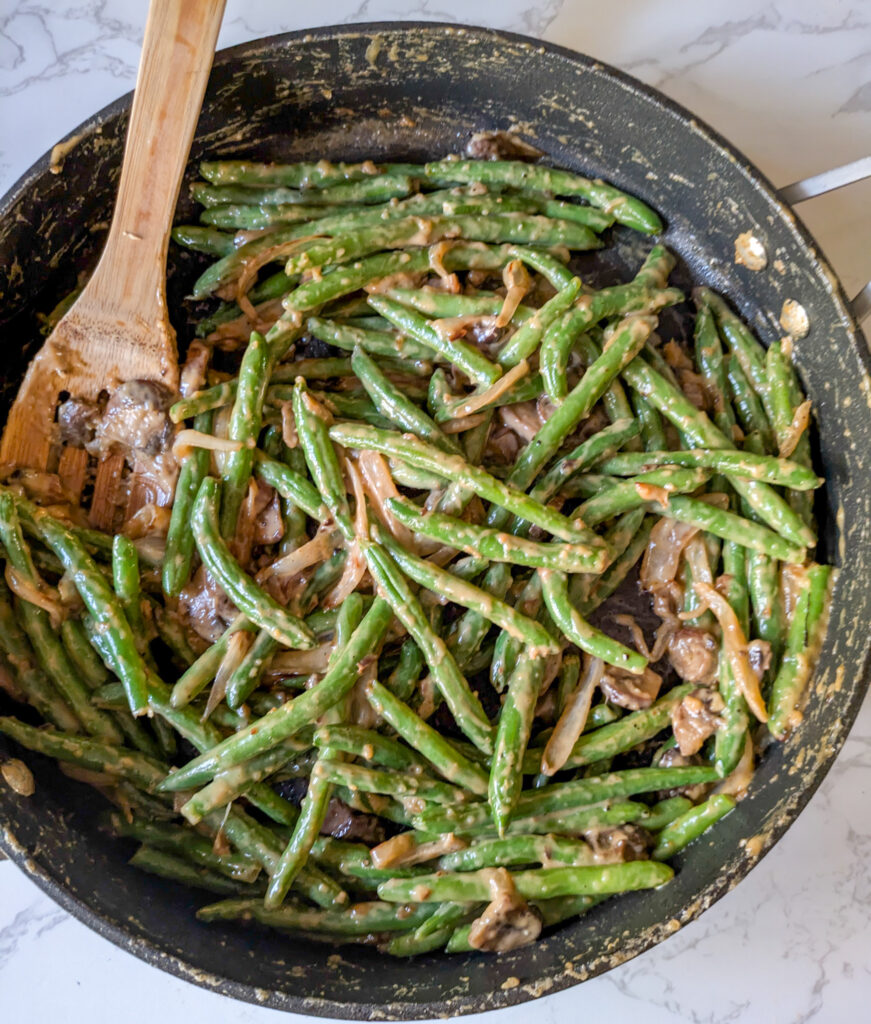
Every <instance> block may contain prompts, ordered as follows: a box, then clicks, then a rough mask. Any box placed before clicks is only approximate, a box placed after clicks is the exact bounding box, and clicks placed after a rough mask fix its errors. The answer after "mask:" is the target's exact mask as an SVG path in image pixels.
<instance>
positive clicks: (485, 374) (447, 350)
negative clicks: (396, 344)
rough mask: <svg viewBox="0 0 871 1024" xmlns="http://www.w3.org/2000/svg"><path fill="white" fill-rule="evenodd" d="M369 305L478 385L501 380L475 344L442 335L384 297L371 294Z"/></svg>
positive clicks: (415, 314)
mask: <svg viewBox="0 0 871 1024" xmlns="http://www.w3.org/2000/svg"><path fill="white" fill-rule="evenodd" d="M369 305H370V306H371V307H372V308H373V309H375V310H377V311H378V312H379V313H380V314H381V316H383V317H384V318H385V319H386V320H389V321H390V323H392V324H393V325H394V326H395V327H397V328H398V329H399V330H400V331H402V333H403V334H408V335H410V336H411V337H412V338H414V340H415V341H417V342H419V343H420V344H422V345H427V346H428V347H429V348H430V350H431V351H432V352H437V353H438V354H439V355H441V356H442V357H443V358H444V359H446V360H447V361H448V362H449V363H452V364H453V365H455V366H457V367H458V368H459V369H460V370H462V371H463V373H465V374H466V375H467V376H469V377H470V378H471V379H472V380H473V381H474V382H475V383H476V384H478V385H480V386H482V387H487V386H489V385H490V384H493V383H494V382H495V381H496V380H498V378H499V376H500V372H501V371H500V369H499V367H498V366H496V365H495V364H494V363H491V362H490V360H489V359H487V358H486V356H483V355H482V354H481V353H480V352H479V351H478V349H476V348H475V346H474V345H470V344H469V343H468V342H466V341H463V340H462V339H456V340H454V339H451V338H448V337H446V336H444V335H442V334H440V333H439V332H438V331H437V330H436V329H435V327H433V326H432V323H431V322H430V321H429V320H427V319H426V317H424V316H421V315H420V314H419V313H416V312H415V311H414V310H411V309H408V308H407V307H406V306H402V305H400V303H398V302H394V301H393V300H392V299H388V298H386V297H385V296H383V295H370V296H369Z"/></svg>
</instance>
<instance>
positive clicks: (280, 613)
mask: <svg viewBox="0 0 871 1024" xmlns="http://www.w3.org/2000/svg"><path fill="white" fill-rule="evenodd" d="M218 494H219V484H218V481H217V480H215V479H214V478H212V477H206V479H205V480H204V481H203V482H202V484H201V486H200V490H199V493H198V494H197V497H196V500H195V501H194V506H193V510H192V515H191V527H192V529H193V532H194V537H195V539H196V544H197V550H198V551H199V553H200V558H202V560H203V563H204V564H205V566H206V568H207V569H208V570H209V572H210V573H211V574H212V575H213V576H214V578H215V580H216V581H217V582H218V583H219V584H220V586H221V587H222V588H223V590H224V591H225V592H226V593H227V595H228V596H229V597H230V599H231V600H232V601H233V603H234V604H235V605H236V607H237V608H238V609H239V610H240V611H241V612H242V613H243V614H244V615H245V616H246V617H247V618H248V619H249V620H250V621H251V622H253V623H254V624H255V625H256V626H259V628H260V629H263V630H266V632H267V633H269V635H270V636H271V637H273V639H275V640H277V641H278V642H279V643H283V644H284V645H285V646H287V647H293V648H303V649H305V648H308V647H313V646H314V642H315V641H314V634H313V633H312V631H311V630H310V629H309V628H308V626H306V625H305V623H304V622H302V621H301V620H300V619H298V618H297V617H296V616H295V615H291V614H290V612H288V611H287V609H286V608H283V607H282V606H281V605H280V604H278V602H277V601H276V600H275V599H274V598H272V597H270V596H269V594H267V593H266V591H265V590H263V589H262V588H261V587H259V586H258V585H257V584H256V583H255V582H254V581H253V580H252V579H251V578H250V577H249V576H247V575H246V574H245V573H244V572H243V571H242V569H241V568H240V567H239V564H238V562H236V560H235V559H234V558H233V556H232V554H231V553H230V550H229V548H228V547H227V545H226V544H225V542H224V541H223V539H222V538H221V535H220V531H219V528H218V514H217V505H218Z"/></svg>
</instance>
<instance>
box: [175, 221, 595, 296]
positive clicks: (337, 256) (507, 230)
mask: <svg viewBox="0 0 871 1024" xmlns="http://www.w3.org/2000/svg"><path fill="white" fill-rule="evenodd" d="M299 230H301V231H302V230H305V229H299ZM333 235H334V237H332V238H327V239H324V240H323V241H317V240H315V241H314V242H312V243H311V244H309V243H302V240H301V244H300V246H299V248H298V249H297V251H296V252H295V253H293V254H291V255H290V256H289V257H288V260H287V263H286V264H285V268H284V269H285V273H287V274H298V273H301V272H303V271H306V270H310V269H312V268H317V267H324V266H330V265H333V264H337V263H347V262H349V261H351V260H355V259H359V258H360V257H363V256H368V255H370V254H371V253H375V252H378V251H380V250H382V249H400V248H406V247H409V246H423V245H431V244H432V243H434V242H439V241H441V240H442V239H444V238H452V237H453V238H455V237H457V236H460V237H462V238H464V239H465V240H466V241H471V242H489V243H490V244H498V243H500V242H526V243H533V244H537V245H567V246H569V247H570V248H572V249H581V250H583V249H598V248H600V247H601V242H600V241H599V239H598V238H597V237H596V235H595V234H594V233H593V232H592V231H590V229H589V228H587V227H585V226H584V225H583V224H577V223H572V222H571V221H559V220H550V219H549V218H547V217H540V216H536V215H534V214H533V215H526V214H522V213H488V214H487V215H486V216H484V215H465V214H459V215H457V216H453V217H430V218H427V219H426V221H423V222H422V221H421V219H420V218H418V217H403V218H398V219H396V220H389V221H385V222H384V223H381V224H362V225H360V226H358V227H354V226H353V225H352V226H351V227H349V228H348V229H347V230H346V231H344V233H342V229H341V228H340V227H339V225H338V223H337V224H336V226H335V228H334V229H333ZM289 237H290V236H289V235H288V234H286V233H282V235H281V238H282V241H283V240H284V239H285V238H289ZM249 245H250V243H249ZM201 280H202V279H201ZM198 286H199V282H198V283H197V285H195V286H194V296H195V297H201V296H200V295H199V290H200V289H199V287H198Z"/></svg>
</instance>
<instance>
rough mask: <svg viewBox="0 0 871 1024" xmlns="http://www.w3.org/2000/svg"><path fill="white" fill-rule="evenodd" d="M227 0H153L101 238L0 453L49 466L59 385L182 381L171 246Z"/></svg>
mask: <svg viewBox="0 0 871 1024" xmlns="http://www.w3.org/2000/svg"><path fill="white" fill-rule="evenodd" d="M224 3H225V0H152V2H151V7H150V9H149V12H148V22H147V24H146V27H145V39H144V41H143V46H142V57H141V60H140V63H139V74H138V77H137V80H136V93H135V95H134V98H133V109H132V111H131V114H130V125H129V127H128V130H127V141H126V145H125V149H124V165H123V167H122V170H121V182H120V186H119V189H118V200H117V203H116V206H115V213H114V216H113V218H112V225H111V227H110V229H109V236H108V238H107V240H106V247H105V249H104V250H103V254H102V256H101V257H100V262H99V264H98V265H97V268H96V270H95V271H94V273H93V275H92V277H91V279H90V280H89V281H88V284H87V286H86V287H85V289H84V291H83V292H82V294H81V295H80V296H79V298H78V300H77V301H76V303H75V305H74V306H73V307H72V308H71V309H70V310H69V312H68V313H67V314H66V315H65V316H64V317H63V319H62V320H60V322H59V323H58V324H57V326H56V327H55V329H54V330H53V331H52V333H51V335H50V336H49V338H48V339H47V340H46V342H45V344H44V345H43V347H42V349H41V350H40V351H39V353H38V354H37V356H36V358H35V359H34V360H33V362H32V363H31V364H30V366H29V367H28V370H27V374H26V376H25V378H24V383H23V384H22V386H21V389H20V391H19V392H18V396H17V398H16V399H15V404H14V405H13V406H12V410H11V412H10V414H9V419H8V420H7V423H6V428H5V430H4V432H3V439H2V442H0V463H4V464H6V465H13V466H26V467H30V468H32V469H39V470H44V469H47V468H50V467H49V461H50V459H52V458H53V456H55V455H56V454H57V447H56V445H53V440H54V433H55V428H54V420H55V409H56V406H57V402H58V396H59V394H60V393H61V392H62V391H63V392H68V393H69V394H70V395H71V396H73V397H75V398H83V399H90V400H93V399H96V398H97V396H98V395H99V394H100V393H101V392H102V391H108V392H109V393H111V391H112V389H113V388H115V387H117V386H118V384H120V383H121V382H123V381H130V380H155V381H160V382H162V383H163V384H165V385H166V386H167V387H169V388H170V389H172V390H175V389H176V387H177V385H178V356H177V352H176V345H175V332H174V331H173V329H172V326H171V324H170V322H169V316H168V313H167V308H166V289H165V277H166V252H167V245H168V242H169V231H170V227H171V224H172V216H173V212H174V210H175V204H176V200H177V199H178V191H179V186H180V184H181V179H182V174H183V172H184V168H185V164H186V162H187V158H188V153H189V152H190V146H191V141H192V140H193V135H194V129H195V128H196V124H197V119H198V117H199V113H200V107H201V105H202V101H203V94H204V93H205V90H206V82H207V81H208V77H209V71H210V69H211V66H212V57H213V55H214V52H215V42H216V40H217V37H218V29H219V28H220V24H221V17H222V15H223V12H224ZM53 447H54V452H53ZM81 454H82V455H84V454H85V453H84V452H82V453H81ZM51 468H54V467H53V466H52V467H51Z"/></svg>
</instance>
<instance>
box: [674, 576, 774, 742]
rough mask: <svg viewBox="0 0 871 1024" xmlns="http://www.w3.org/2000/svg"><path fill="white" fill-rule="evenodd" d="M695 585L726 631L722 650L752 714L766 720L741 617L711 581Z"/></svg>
mask: <svg viewBox="0 0 871 1024" xmlns="http://www.w3.org/2000/svg"><path fill="white" fill-rule="evenodd" d="M693 586H694V587H695V591H696V593H697V594H698V596H699V599H700V600H701V601H702V604H703V605H704V608H706V609H710V610H711V611H712V612H713V613H714V615H715V616H716V619H717V622H719V624H720V628H721V629H722V631H723V651H724V653H725V655H726V657H727V659H728V661H729V665H730V667H731V669H732V675H733V676H734V678H735V684H736V685H737V687H738V689H739V690H740V691H741V693H742V695H743V697H744V699H745V700H746V701H747V706H748V707H749V708H750V710H751V711H752V712H753V714H754V715H755V716H756V717H757V718H758V719H759V721H760V722H767V721H768V712H767V711H766V709H765V701H764V700H763V699H762V692H761V690H760V689H759V680H758V679H757V678H756V673H755V672H754V671H753V666H752V665H751V664H750V657H749V655H748V653H747V637H746V636H745V635H744V630H743V629H742V628H741V623H740V622H738V616H737V615H736V614H735V611H734V609H733V608H732V606H731V605H730V604H729V602H728V601H727V600H726V599H725V597H723V595H722V594H720V593H719V591H717V590H716V589H715V588H714V587H712V586H711V584H710V583H704V582H696V583H694V584H693ZM700 611H701V609H696V610H695V611H693V612H690V613H686V614H688V615H692V616H693V617H695V616H697V615H699V613H700Z"/></svg>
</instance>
